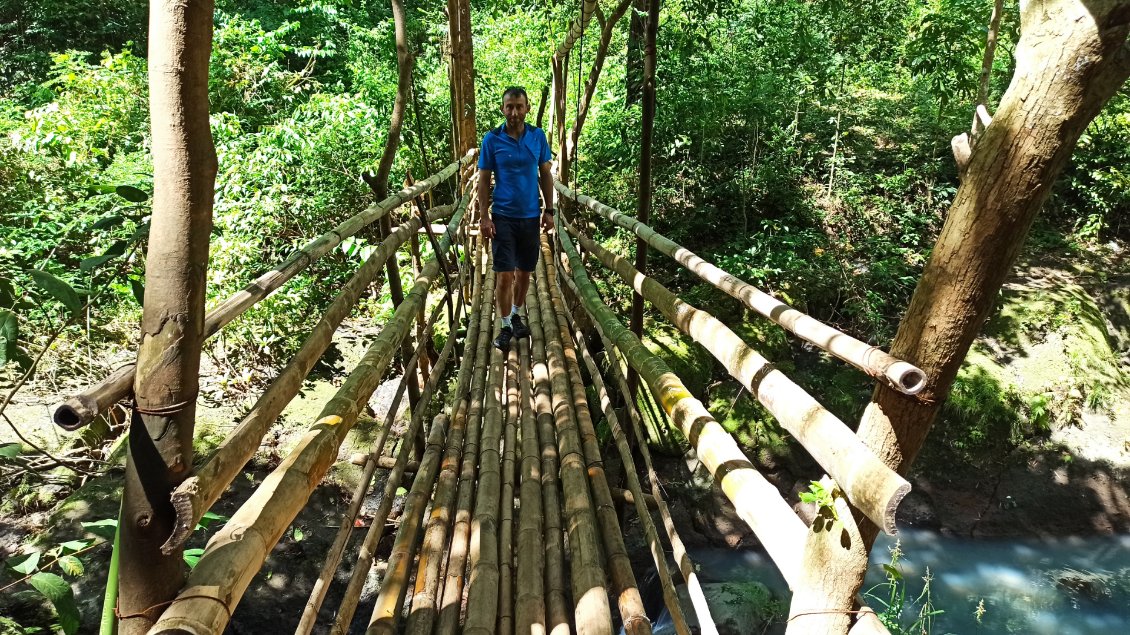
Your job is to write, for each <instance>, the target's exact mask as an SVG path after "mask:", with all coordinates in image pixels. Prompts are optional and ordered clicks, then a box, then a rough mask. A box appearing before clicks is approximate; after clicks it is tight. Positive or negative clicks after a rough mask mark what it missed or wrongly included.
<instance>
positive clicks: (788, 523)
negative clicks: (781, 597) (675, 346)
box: [558, 232, 806, 585]
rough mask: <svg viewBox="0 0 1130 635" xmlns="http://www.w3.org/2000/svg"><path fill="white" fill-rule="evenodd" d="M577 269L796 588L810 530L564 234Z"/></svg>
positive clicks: (608, 326) (624, 346)
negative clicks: (601, 288) (615, 308)
mask: <svg viewBox="0 0 1130 635" xmlns="http://www.w3.org/2000/svg"><path fill="white" fill-rule="evenodd" d="M558 236H559V238H560V241H561V245H562V247H563V248H564V251H565V255H566V256H567V257H568V258H569V263H570V266H571V268H572V271H573V280H574V282H575V283H576V284H577V288H578V290H579V291H580V297H581V300H582V301H583V303H584V305H585V307H586V309H587V310H588V311H589V313H590V314H592V315H593V317H594V318H595V319H596V320H597V321H599V322H600V323H601V325H602V326H603V327H604V329H605V331H606V333H607V334H608V335H609V337H610V338H611V339H612V341H613V342H615V344H616V346H617V347H618V348H619V349H620V350H621V351H622V352H623V353H624V355H625V357H626V358H627V359H628V363H629V364H630V365H631V366H632V368H635V369H636V371H637V372H639V374H640V377H641V378H642V379H644V380H645V381H646V382H647V384H648V385H649V386H650V387H651V390H652V392H653V393H655V395H657V397H658V399H659V401H660V405H661V406H662V408H663V410H664V412H666V413H667V414H668V416H670V417H671V419H672V420H673V421H674V423H675V425H676V426H678V428H679V429H680V430H681V431H682V432H683V434H684V435H686V437H687V440H688V441H689V442H690V444H691V446H692V447H693V448H695V450H696V452H697V453H698V457H699V459H700V460H701V461H702V463H703V465H704V466H705V467H706V469H707V470H708V471H709V472H710V474H711V475H712V476H714V478H715V479H717V481H718V483H719V485H720V487H721V488H722V491H723V493H724V494H725V495H726V498H728V499H729V500H730V502H731V503H732V504H733V505H734V509H735V511H736V512H737V514H738V517H740V518H741V519H742V520H743V521H745V523H746V524H747V525H749V527H750V528H751V529H753V531H754V533H755V534H757V537H758V538H759V539H760V541H761V544H762V545H763V546H764V547H765V550H766V551H767V552H768V553H769V556H770V557H771V558H772V559H773V562H774V563H776V565H777V568H778V569H780V570H781V573H782V575H784V577H785V580H786V581H787V582H788V583H789V584H790V585H791V584H793V583H794V582H796V581H797V580H799V579H800V567H801V558H802V555H803V550H804V534H805V531H806V528H805V526H804V524H803V523H802V522H801V521H800V519H799V518H798V517H797V516H796V514H794V513H793V510H792V508H791V507H789V504H788V503H786V502H785V500H784V499H783V498H781V495H780V494H779V493H778V492H777V488H775V487H773V485H772V484H770V483H769V482H768V481H766V480H765V477H764V476H762V475H761V474H760V473H759V472H758V471H757V470H756V469H755V468H754V467H753V464H752V463H750V462H749V459H747V458H746V457H745V455H744V454H742V452H741V450H740V449H739V448H738V444H737V442H736V441H734V438H733V437H732V436H730V433H728V432H726V430H725V428H723V427H722V426H721V425H720V424H719V423H718V422H717V421H715V419H714V417H713V416H711V414H710V413H709V412H708V411H707V410H706V407H705V406H703V405H702V402H700V401H699V400H698V399H695V398H694V397H693V396H692V395H691V394H690V392H689V391H688V390H687V388H686V386H684V385H683V382H682V381H681V380H680V379H679V377H678V376H677V375H675V373H673V372H671V369H670V368H669V367H668V366H667V364H665V363H664V362H663V360H661V359H659V358H658V357H656V356H655V355H652V354H651V353H650V352H649V351H648V350H647V348H646V347H645V346H644V345H643V344H642V343H641V342H640V341H639V339H637V338H636V337H635V335H633V334H632V333H631V332H630V331H628V330H627V329H626V328H624V325H623V324H621V323H620V322H619V320H618V319H617V318H616V315H615V314H614V313H612V311H611V310H610V309H609V308H608V307H607V306H605V305H604V303H603V302H602V301H601V300H600V296H599V294H598V293H597V290H596V287H595V286H593V284H592V281H590V280H589V278H588V275H587V274H586V273H585V272H584V270H583V269H582V266H583V265H582V264H581V262H580V256H578V255H577V251H576V248H575V247H573V241H572V240H570V239H569V235H568V234H567V233H565V232H561V233H559V234H558Z"/></svg>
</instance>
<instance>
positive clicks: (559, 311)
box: [539, 240, 651, 635]
mask: <svg viewBox="0 0 1130 635" xmlns="http://www.w3.org/2000/svg"><path fill="white" fill-rule="evenodd" d="M542 256H543V257H542V263H541V267H539V270H541V271H544V272H545V273H544V278H543V279H544V281H545V286H546V287H547V288H548V289H549V295H550V301H551V303H552V305H553V313H554V318H555V320H556V322H557V329H558V338H559V339H560V340H561V343H562V350H563V352H564V361H565V370H566V371H567V373H568V377H569V387H570V389H571V390H572V400H573V413H574V414H575V416H576V421H577V432H578V433H579V435H580V441H581V452H582V455H583V457H584V461H585V467H586V470H587V472H588V477H589V482H590V484H591V491H592V495H593V503H594V504H595V506H596V518H597V522H598V526H599V528H600V532H601V537H602V539H603V540H602V542H603V544H604V554H605V557H606V560H607V564H608V572H609V574H610V577H611V579H612V586H613V591H614V592H615V594H616V597H617V602H616V604H617V608H619V610H620V617H621V621H622V623H623V625H624V632H625V633H626V634H628V635H648V634H650V633H651V620H649V619H648V617H647V612H646V611H645V610H644V606H643V598H641V597H640V591H639V587H638V586H637V585H636V577H635V574H634V573H633V572H632V563H631V560H629V559H628V550H627V548H626V547H625V546H624V533H623V531H622V530H621V529H620V521H619V518H618V517H617V513H616V506H615V504H614V503H613V501H612V492H611V491H610V489H609V487H608V479H607V477H606V476H605V473H604V462H603V460H602V459H601V456H600V443H599V441H598V440H597V438H596V429H595V427H594V426H593V423H592V415H591V413H590V412H589V405H588V396H587V395H586V394H585V387H584V383H583V382H582V381H581V368H580V364H579V363H578V362H577V352H576V346H583V345H584V344H583V340H582V341H581V342H579V343H574V342H573V341H572V336H571V335H570V333H569V327H568V324H567V321H566V318H565V302H564V300H563V299H562V297H561V292H560V287H558V286H557V272H556V266H554V262H553V253H552V252H551V251H550V248H549V241H548V240H543V241H542Z"/></svg>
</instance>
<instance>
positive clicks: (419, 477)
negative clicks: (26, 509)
mask: <svg viewBox="0 0 1130 635" xmlns="http://www.w3.org/2000/svg"><path fill="white" fill-rule="evenodd" d="M451 341H452V342H454V340H451ZM447 424H448V419H447V415H446V414H439V415H436V417H435V419H434V420H433V421H432V429H431V432H430V433H429V434H428V445H427V449H426V450H425V451H424V458H423V460H422V461H420V471H419V472H417V473H416V478H415V479H413V481H412V488H411V489H410V490H409V491H408V496H407V498H406V499H405V503H404V513H403V514H402V515H401V520H400V528H399V529H398V530H397V532H396V540H395V542H393V545H392V553H391V554H390V555H389V558H388V569H387V570H386V571H385V575H384V578H383V579H382V580H381V591H380V593H379V594H378V595H377V599H376V601H375V603H374V605H373V616H372V617H371V618H370V620H369V628H368V629H366V631H365V633H366V635H378V634H383V635H391V634H392V633H395V632H396V624H397V622H398V621H399V619H400V612H401V611H400V607H401V606H403V605H404V596H405V594H406V593H407V592H408V578H409V576H410V575H411V571H410V568H411V567H412V563H413V559H414V556H415V551H416V538H418V537H419V534H420V528H421V525H422V524H423V523H422V521H423V516H424V509H425V508H426V507H427V505H428V498H429V497H430V496H431V493H432V486H433V485H434V484H435V477H436V470H437V468H438V467H439V458H440V450H441V449H443V447H444V441H445V438H446V435H447Z"/></svg>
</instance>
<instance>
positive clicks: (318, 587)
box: [294, 297, 462, 635]
mask: <svg viewBox="0 0 1130 635" xmlns="http://www.w3.org/2000/svg"><path fill="white" fill-rule="evenodd" d="M460 305H462V297H460ZM442 308H443V307H442V306H441V305H436V307H435V308H434V309H432V314H431V316H429V317H428V320H427V323H426V326H425V330H426V331H427V332H431V329H432V327H433V326H434V324H435V321H436V320H437V319H438V318H439V316H440V310H441V309H442ZM424 347H425V342H424V341H420V342H419V343H418V344H417V346H416V350H415V352H414V353H413V355H412V359H411V361H409V363H408V365H407V366H405V367H404V374H403V375H402V376H401V378H400V381H399V382H398V383H397V386H396V394H395V395H393V397H392V401H391V402H390V403H389V407H388V412H387V413H386V414H385V420H384V425H383V426H380V427H379V428H377V436H376V438H375V439H373V442H372V444H371V445H370V450H369V452H368V454H362V455H361V456H362V457H363V461H362V465H363V466H364V469H363V470H362V473H361V478H359V479H358V480H357V487H356V488H355V489H354V492H353V498H352V499H351V501H350V503H349V509H348V510H347V511H346V513H345V514H344V515H343V516H342V518H341V525H340V526H339V527H338V531H337V535H336V536H334V541H333V544H331V545H330V548H329V550H328V551H327V552H326V560H325V562H324V563H322V572H321V573H320V574H319V575H318V579H317V580H315V581H314V587H313V588H312V589H311V590H310V597H309V598H308V599H307V600H306V606H305V607H304V608H303V609H302V617H301V618H299V620H298V626H297V627H296V628H295V629H294V632H295V635H307V634H308V633H310V632H311V631H312V630H314V624H315V622H316V621H317V619H318V611H319V610H320V609H321V608H322V602H324V601H325V599H326V593H327V592H328V591H329V588H330V587H329V585H330V583H331V582H333V576H334V573H336V572H337V568H338V565H339V564H341V556H342V554H344V553H345V547H346V544H347V542H348V541H349V536H350V535H351V534H352V533H353V526H354V525H353V523H354V521H355V520H356V518H357V513H358V512H359V511H360V509H361V504H362V503H363V502H364V500H365V494H366V493H367V492H368V491H369V483H370V482H371V481H372V480H373V475H374V474H375V473H376V471H377V468H383V469H387V470H395V469H396V466H397V457H395V456H382V454H381V453H382V452H384V447H385V442H386V441H387V440H388V435H389V432H390V431H391V430H392V424H393V422H394V421H395V420H396V415H397V412H398V411H399V409H400V402H401V400H402V399H403V398H404V393H405V391H406V389H407V387H408V378H409V376H410V375H411V374H412V373H414V372H416V364H417V363H418V362H419V359H420V354H421V353H422V352H423V350H424ZM365 418H366V417H365V416H361V417H358V419H359V420H362V419H365ZM373 425H379V424H378V423H377V422H376V421H374V422H373ZM405 442H406V443H410V442H411V439H405ZM355 456H356V455H354V457H355ZM354 457H350V462H351V463H354V460H353V459H354ZM375 457H379V458H376V460H374V458H375ZM402 470H403V472H404V473H413V474H415V473H417V472H419V471H420V464H419V462H418V461H409V462H408V463H406V464H405V465H404V467H403V468H402Z"/></svg>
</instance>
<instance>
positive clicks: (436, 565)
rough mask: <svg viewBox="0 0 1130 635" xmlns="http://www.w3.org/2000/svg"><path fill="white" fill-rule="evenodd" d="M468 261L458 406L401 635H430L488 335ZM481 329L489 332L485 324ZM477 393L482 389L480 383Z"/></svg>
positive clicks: (487, 300)
mask: <svg viewBox="0 0 1130 635" xmlns="http://www.w3.org/2000/svg"><path fill="white" fill-rule="evenodd" d="M476 255H477V254H476ZM473 262H474V263H475V272H474V284H473V287H474V294H475V300H474V301H472V304H471V308H470V311H469V312H468V317H469V321H470V325H469V326H468V329H467V338H466V340H464V346H463V351H464V357H463V360H462V363H461V366H460V369H459V380H458V382H457V384H456V385H457V388H456V390H455V395H456V396H457V397H458V405H457V406H456V409H455V411H454V413H453V415H452V419H453V424H452V428H451V433H450V435H449V440H448V445H447V450H446V452H445V453H444V456H443V462H442V463H441V466H440V473H439V482H438V484H437V485H436V492H435V496H434V497H433V502H432V512H431V516H430V518H429V520H428V527H427V529H426V530H425V532H424V541H423V545H422V546H421V548H420V560H419V565H418V573H417V574H416V588H415V591H414V594H413V596H412V608H411V611H410V612H409V614H408V622H407V624H405V632H406V633H410V634H417V635H430V633H431V632H432V624H434V622H435V618H436V612H437V607H436V604H437V602H438V600H439V590H440V588H441V587H440V583H441V582H442V580H443V577H442V576H443V572H442V566H441V565H442V564H443V562H444V558H443V556H444V553H445V547H446V546H447V537H448V534H449V531H450V528H451V524H452V513H453V511H454V509H453V508H454V505H455V496H456V494H457V492H458V486H459V467H460V465H461V459H462V453H463V448H464V441H465V440H466V439H467V438H468V437H467V435H468V432H467V421H468V412H467V411H468V408H469V405H470V399H471V395H470V393H469V388H471V383H472V382H471V377H472V374H473V373H474V370H475V368H476V367H477V366H478V365H479V360H480V359H481V357H480V353H481V352H482V351H481V350H480V346H479V343H480V339H486V338H485V337H484V334H485V333H489V331H485V332H484V331H482V329H481V328H480V325H481V323H482V320H481V319H479V316H481V315H482V311H483V310H484V309H485V310H486V314H487V319H488V320H489V319H490V306H491V303H492V302H493V292H494V288H493V287H491V289H490V293H489V294H487V296H486V297H482V296H483V295H484V294H483V285H482V270H481V267H480V266H478V264H479V259H478V258H477V257H476V258H475V259H474V260H473ZM476 311H477V312H476ZM487 326H488V327H489V324H488V325H487ZM453 333H454V331H452V335H450V336H451V337H454V334H453ZM479 389H480V391H481V390H482V387H481V384H480V388H479Z"/></svg>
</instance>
